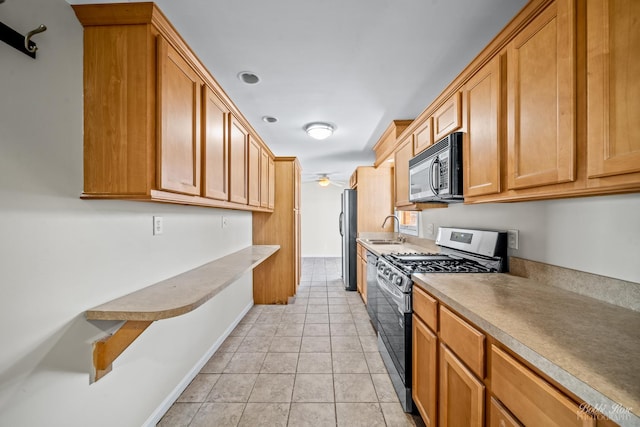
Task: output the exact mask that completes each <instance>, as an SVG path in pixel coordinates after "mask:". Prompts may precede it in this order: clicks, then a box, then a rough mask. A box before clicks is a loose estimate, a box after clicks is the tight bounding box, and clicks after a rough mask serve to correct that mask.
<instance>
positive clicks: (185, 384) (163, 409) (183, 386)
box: [142, 301, 253, 427]
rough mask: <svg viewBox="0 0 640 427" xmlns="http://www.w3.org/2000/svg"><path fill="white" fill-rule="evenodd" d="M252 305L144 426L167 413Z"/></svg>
mask: <svg viewBox="0 0 640 427" xmlns="http://www.w3.org/2000/svg"><path fill="white" fill-rule="evenodd" d="M251 307H253V301H251V302H250V303H249V304H247V306H246V307H245V308H244V309H243V310H242V312H240V314H239V315H238V317H236V319H235V320H234V321H233V323H232V324H231V325H229V327H228V328H227V329H226V330H225V331H224V333H223V334H222V335H221V336H220V337H219V338H218V339H217V340H216V342H214V343H213V345H212V346H211V347H210V348H209V350H208V351H207V352H206V353H205V354H204V355H203V356H202V357H201V358H200V360H198V363H196V364H195V366H194V367H193V368H191V370H190V371H189V372H188V373H187V375H186V376H185V377H184V378H183V379H182V381H180V383H179V384H178V385H177V386H176V387H175V388H174V389H173V391H172V392H171V393H169V395H168V396H167V397H166V398H165V399H164V400H163V401H162V403H161V404H160V406H158V407H157V408H156V410H155V411H153V413H152V414H151V416H150V417H149V418H147V420H146V421H145V422H144V424H142V425H143V426H144V427H155V426H156V424H158V422H159V421H160V420H161V419H162V417H163V416H164V414H166V413H167V411H168V410H169V408H171V405H173V404H174V403H175V402H176V400H178V397H180V395H181V394H182V392H183V391H184V390H185V389H186V388H187V387H188V386H189V384H191V381H193V379H194V378H195V377H196V375H198V373H199V372H200V370H201V369H202V368H203V367H204V365H205V364H206V363H207V362H208V361H209V359H211V356H213V353H215V352H216V350H218V349H219V348H220V346H221V345H222V343H223V342H224V340H226V339H227V337H228V336H229V335H230V334H231V332H232V331H233V330H234V329H235V327H236V326H238V324H239V323H240V321H241V320H242V319H243V318H244V316H245V315H246V314H247V313H248V312H249V310H251Z"/></svg>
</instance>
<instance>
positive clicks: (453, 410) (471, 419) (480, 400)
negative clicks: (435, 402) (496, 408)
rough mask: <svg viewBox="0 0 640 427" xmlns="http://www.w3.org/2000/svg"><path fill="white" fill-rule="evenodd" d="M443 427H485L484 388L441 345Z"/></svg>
mask: <svg viewBox="0 0 640 427" xmlns="http://www.w3.org/2000/svg"><path fill="white" fill-rule="evenodd" d="M439 417H440V424H439V425H440V426H441V427H447V426H452V427H453V426H455V427H482V426H483V424H484V385H483V384H482V383H481V382H480V381H479V380H478V379H477V378H476V377H474V376H473V374H472V373H471V371H470V370H469V369H467V368H466V367H465V366H464V365H463V364H462V362H461V361H460V360H458V358H457V357H456V356H455V355H454V354H453V353H452V352H451V351H450V350H449V349H448V348H447V347H446V346H444V345H443V344H440V412H439Z"/></svg>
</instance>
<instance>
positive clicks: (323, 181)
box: [318, 175, 329, 187]
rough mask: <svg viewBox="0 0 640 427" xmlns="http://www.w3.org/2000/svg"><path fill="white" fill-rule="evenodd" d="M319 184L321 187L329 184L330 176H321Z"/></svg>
mask: <svg viewBox="0 0 640 427" xmlns="http://www.w3.org/2000/svg"><path fill="white" fill-rule="evenodd" d="M318 184H320V187H326V186H328V185H329V177H328V176H326V175H325V176H323V177H320V179H319V180H318Z"/></svg>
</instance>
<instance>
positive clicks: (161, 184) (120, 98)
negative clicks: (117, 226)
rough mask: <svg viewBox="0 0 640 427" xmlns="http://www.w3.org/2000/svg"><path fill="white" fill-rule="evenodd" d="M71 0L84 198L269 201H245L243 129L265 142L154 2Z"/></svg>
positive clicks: (217, 203)
mask: <svg viewBox="0 0 640 427" xmlns="http://www.w3.org/2000/svg"><path fill="white" fill-rule="evenodd" d="M72 7H73V10H74V11H75V13H76V16H77V17H78V19H79V21H80V22H81V23H82V25H83V27H84V57H83V58H84V190H83V194H82V197H83V198H112V199H127V200H144V201H159V202H166V203H178V204H192V205H200V206H211V207H221V208H231V209H243V210H258V211H269V210H272V209H273V207H263V206H261V205H260V202H258V203H257V204H256V203H255V201H256V198H255V197H252V204H253V205H249V204H248V196H249V194H248V192H249V191H250V190H251V191H254V190H255V188H254V187H251V188H249V187H248V176H247V174H248V173H249V168H248V166H249V163H248V161H249V160H248V156H249V155H250V154H251V155H254V154H255V150H254V151H251V152H249V147H248V144H249V142H248V135H249V133H252V136H253V137H255V141H254V142H255V143H256V144H258V147H259V149H262V148H265V149H266V147H265V146H264V144H263V142H262V141H261V140H260V138H259V137H258V136H257V135H255V133H254V132H253V129H252V128H251V126H250V125H249V124H248V123H247V121H246V120H245V119H244V117H243V116H242V114H241V113H240V111H239V110H238V109H237V107H236V106H235V105H234V104H233V102H232V101H231V99H229V97H228V96H227V95H226V94H225V93H224V91H223V90H222V88H221V87H220V86H219V85H218V84H217V83H216V81H215V80H214V79H213V77H212V76H211V75H210V74H209V72H208V71H207V69H206V68H205V67H204V66H203V65H202V63H201V62H200V61H199V60H198V58H197V57H196V56H195V54H194V53H193V52H192V51H191V49H190V48H189V46H187V45H186V43H185V42H184V40H183V39H182V38H181V37H180V35H179V34H177V33H176V32H175V30H174V29H173V26H172V25H171V23H169V21H167V19H166V17H165V16H164V15H163V14H162V12H161V11H160V10H159V9H158V7H157V6H156V5H155V4H153V3H150V2H148V3H111V4H82V5H73V6H72ZM231 116H233V118H231ZM258 161H259V158H258ZM252 165H253V163H252ZM251 182H252V183H253V184H254V185H258V186H259V183H260V176H259V172H258V176H257V177H256V178H255V179H252V181H251ZM252 196H253V193H252ZM259 197H260V194H259V190H258V196H257V199H259Z"/></svg>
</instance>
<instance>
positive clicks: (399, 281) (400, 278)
mask: <svg viewBox="0 0 640 427" xmlns="http://www.w3.org/2000/svg"><path fill="white" fill-rule="evenodd" d="M396 285H398V286H401V285H402V277H400V276H398V278H396Z"/></svg>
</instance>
